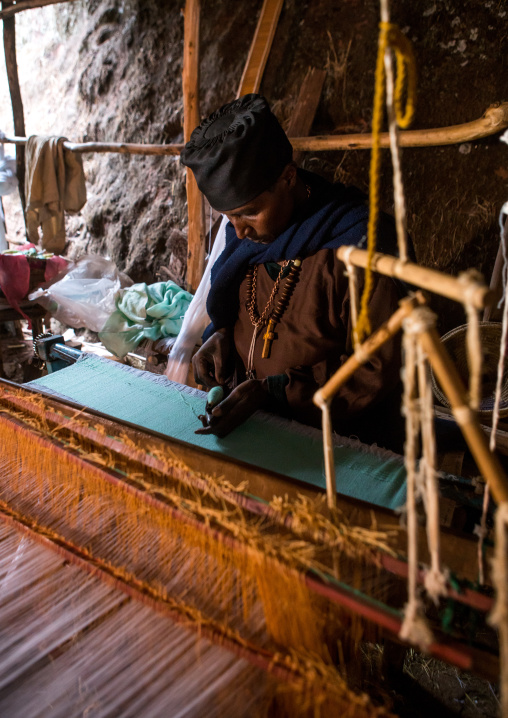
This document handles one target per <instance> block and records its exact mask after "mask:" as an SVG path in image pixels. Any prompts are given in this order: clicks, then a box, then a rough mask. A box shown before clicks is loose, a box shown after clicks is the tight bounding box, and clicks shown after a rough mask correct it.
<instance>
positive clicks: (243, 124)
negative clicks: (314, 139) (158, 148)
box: [180, 94, 293, 212]
mask: <svg viewBox="0 0 508 718" xmlns="http://www.w3.org/2000/svg"><path fill="white" fill-rule="evenodd" d="M180 157H181V162H182V164H184V165H185V166H186V167H190V168H191V170H192V171H193V173H194V176H195V177H196V181H197V183H198V187H199V189H200V190H201V192H202V193H203V194H204V195H205V197H206V198H207V200H208V201H209V202H210V204H211V206H212V207H213V208H214V209H216V210H218V211H219V212H227V211H228V210H232V209H236V208H237V207H241V206H242V205H244V204H247V202H250V201H251V200H252V199H254V198H255V197H257V196H258V195H259V194H261V193H262V192H264V191H265V190H266V189H268V187H270V185H271V184H273V183H274V182H275V180H276V179H277V178H278V177H279V175H280V173H281V172H282V170H283V169H284V167H285V166H286V165H287V164H288V163H289V162H291V160H292V157H293V148H292V147H291V143H290V142H289V140H288V138H287V135H286V133H285V132H284V130H283V129H282V127H281V126H280V124H279V122H278V120H277V118H276V117H275V115H274V114H273V113H272V111H271V110H270V107H269V106H268V103H267V101H266V100H265V98H264V97H263V96H262V95H255V94H251V95H244V96H243V97H240V98H239V99H238V100H235V101H234V102H230V103H229V104H227V105H224V107H221V108H220V109H219V110H216V111H215V112H214V113H213V114H211V115H210V117H208V118H207V119H206V120H204V121H203V122H202V123H201V124H200V125H199V127H196V129H195V130H194V132H193V133H192V135H191V138H190V140H189V142H187V144H186V145H185V147H184V148H183V150H182V154H181V156H180Z"/></svg>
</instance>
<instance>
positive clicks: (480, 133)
mask: <svg viewBox="0 0 508 718" xmlns="http://www.w3.org/2000/svg"><path fill="white" fill-rule="evenodd" d="M507 127H508V102H500V103H498V104H496V105H491V106H490V107H489V108H488V109H487V111H486V112H485V114H484V115H483V117H481V118H480V119H479V120H473V122H466V123H465V124H463V125H452V126H451V127H439V128H437V129H431V130H402V131H401V132H399V143H400V146H401V147H431V146H436V145H455V144H458V143H461V142H471V141H472V140H479V139H481V138H482V137H488V136H489V135H495V134H496V133H497V132H502V131H503V130H505V129H506V128H507ZM290 140H291V144H292V145H293V148H294V149H295V150H302V151H305V152H310V151H312V152H317V151H324V150H368V149H370V148H371V147H372V135H371V134H368V135H367V134H365V135H363V134H362V135H337V136H335V137H334V136H333V135H321V136H317V137H291V138H290ZM380 142H381V147H389V146H390V138H389V135H388V132H383V133H382V134H381V136H380Z"/></svg>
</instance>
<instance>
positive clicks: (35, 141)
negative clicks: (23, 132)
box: [25, 135, 86, 254]
mask: <svg viewBox="0 0 508 718" xmlns="http://www.w3.org/2000/svg"><path fill="white" fill-rule="evenodd" d="M64 142H65V137H46V136H43V135H40V136H35V135H32V137H29V138H28V141H27V145H26V155H25V158H26V159H25V161H26V176H25V194H26V203H27V228H28V237H29V240H30V241H31V242H33V243H34V244H38V243H39V227H41V228H42V240H41V243H42V246H43V248H44V249H45V250H46V251H48V252H54V253H55V254H61V253H62V252H63V250H64V247H65V219H64V212H71V213H73V212H79V210H80V209H81V208H82V207H83V205H84V204H85V202H86V185H85V176H84V173H83V162H82V160H81V156H80V155H78V154H76V153H74V152H71V151H70V150H66V149H65V148H64V146H63V143H64Z"/></svg>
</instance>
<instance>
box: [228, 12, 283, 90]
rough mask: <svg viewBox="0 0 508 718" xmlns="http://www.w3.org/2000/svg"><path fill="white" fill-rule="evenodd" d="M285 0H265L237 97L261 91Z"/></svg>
mask: <svg viewBox="0 0 508 718" xmlns="http://www.w3.org/2000/svg"><path fill="white" fill-rule="evenodd" d="M283 2H284V0H264V3H263V7H262V8H261V13H260V15H259V20H258V24H257V27H256V32H255V33H254V38H253V40H252V44H251V46H250V50H249V56H248V57H247V62H246V63H245V68H244V71H243V75H242V79H241V80H240V85H239V87H238V94H237V97H241V96H242V95H247V94H249V93H250V92H259V88H260V85H261V78H262V77H263V72H264V71H265V65H266V62H267V60H268V55H269V54H270V50H271V48H272V42H273V38H274V35H275V30H276V28H277V22H278V21H279V15H280V11H281V10H282V4H283Z"/></svg>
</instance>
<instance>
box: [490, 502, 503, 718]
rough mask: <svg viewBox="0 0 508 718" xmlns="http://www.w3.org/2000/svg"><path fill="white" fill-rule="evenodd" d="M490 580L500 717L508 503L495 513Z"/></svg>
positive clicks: (491, 617)
mask: <svg viewBox="0 0 508 718" xmlns="http://www.w3.org/2000/svg"><path fill="white" fill-rule="evenodd" d="M492 578H493V582H494V586H495V587H496V602H495V604H494V608H493V609H492V613H491V614H490V616H489V623H490V624H491V625H492V626H495V627H496V628H497V629H498V631H499V654H500V662H501V676H500V682H499V685H500V689H501V711H500V715H502V716H508V502H504V503H502V504H499V506H498V509H497V511H496V549H495V553H494V558H493V560H492Z"/></svg>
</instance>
